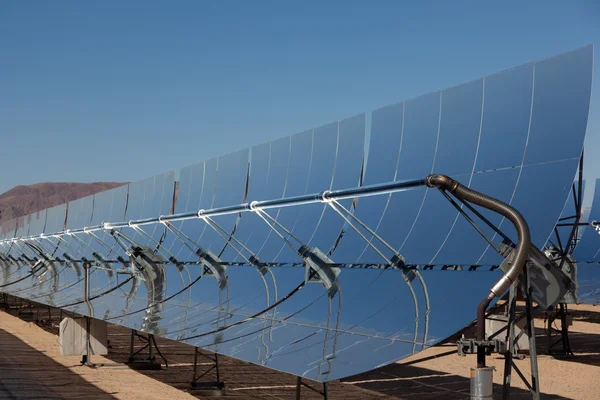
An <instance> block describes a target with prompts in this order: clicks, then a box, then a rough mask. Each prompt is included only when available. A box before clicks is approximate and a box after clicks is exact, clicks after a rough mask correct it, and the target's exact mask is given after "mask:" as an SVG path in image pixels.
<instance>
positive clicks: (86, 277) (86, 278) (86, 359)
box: [81, 262, 94, 367]
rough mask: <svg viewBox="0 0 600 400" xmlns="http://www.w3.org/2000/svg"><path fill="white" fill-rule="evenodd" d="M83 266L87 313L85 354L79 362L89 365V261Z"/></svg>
mask: <svg viewBox="0 0 600 400" xmlns="http://www.w3.org/2000/svg"><path fill="white" fill-rule="evenodd" d="M83 268H84V269H85V274H84V276H83V298H84V301H85V304H86V305H87V308H88V315H87V316H86V317H85V355H84V356H83V357H82V358H81V364H82V365H85V366H88V367H91V366H93V365H94V364H93V363H92V343H91V329H92V321H91V320H90V317H91V316H92V315H93V312H94V311H93V309H92V305H91V303H90V263H89V262H84V263H83Z"/></svg>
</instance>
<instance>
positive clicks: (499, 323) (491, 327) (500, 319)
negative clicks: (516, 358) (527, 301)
mask: <svg viewBox="0 0 600 400" xmlns="http://www.w3.org/2000/svg"><path fill="white" fill-rule="evenodd" d="M525 322H526V321H525V318H522V319H521V320H519V321H517V323H516V324H515V337H517V336H518V335H519V333H521V331H522V330H523V329H525ZM506 325H508V319H507V317H506V315H490V316H489V317H488V318H486V319H485V336H486V337H489V336H490V335H492V334H494V333H496V332H498V331H499V330H500V329H502V328H504V327H505V326H506ZM496 338H497V339H502V340H504V339H505V338H506V330H505V331H504V332H502V333H501V334H500V335H498V336H496ZM516 347H517V350H529V336H527V333H526V332H525V333H523V335H522V336H521V338H520V339H519V340H518V341H517V344H516Z"/></svg>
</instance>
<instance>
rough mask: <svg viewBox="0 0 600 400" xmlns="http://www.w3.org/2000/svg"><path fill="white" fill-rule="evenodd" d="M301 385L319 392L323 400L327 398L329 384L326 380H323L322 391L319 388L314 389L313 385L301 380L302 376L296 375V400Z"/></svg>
mask: <svg viewBox="0 0 600 400" xmlns="http://www.w3.org/2000/svg"><path fill="white" fill-rule="evenodd" d="M302 386H304V387H305V388H307V389H310V390H312V391H313V392H315V393H319V394H320V395H321V396H323V400H328V399H329V384H328V382H323V391H320V390H318V389H315V388H314V387H312V386H310V385H308V384H306V383H304V382H302V378H301V377H299V376H297V377H296V400H300V391H301V389H302Z"/></svg>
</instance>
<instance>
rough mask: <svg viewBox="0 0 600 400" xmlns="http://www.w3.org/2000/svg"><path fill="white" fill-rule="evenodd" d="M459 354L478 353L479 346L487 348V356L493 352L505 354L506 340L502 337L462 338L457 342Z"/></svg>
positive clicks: (462, 355) (463, 355)
mask: <svg viewBox="0 0 600 400" xmlns="http://www.w3.org/2000/svg"><path fill="white" fill-rule="evenodd" d="M456 347H457V351H458V355H459V356H461V357H465V356H466V355H467V354H477V348H478V347H483V348H485V354H486V355H487V356H489V355H491V354H504V353H506V342H505V341H503V340H500V339H492V340H481V341H478V340H475V339H465V338H464V337H463V338H461V339H460V340H458V341H457V342H456Z"/></svg>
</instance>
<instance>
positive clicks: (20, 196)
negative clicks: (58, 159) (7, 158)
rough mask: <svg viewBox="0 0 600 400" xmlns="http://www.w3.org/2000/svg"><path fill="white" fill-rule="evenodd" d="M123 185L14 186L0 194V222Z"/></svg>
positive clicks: (64, 183) (68, 183)
mask: <svg viewBox="0 0 600 400" xmlns="http://www.w3.org/2000/svg"><path fill="white" fill-rule="evenodd" d="M125 184H126V183H123V182H93V183H78V182H43V183H36V184H35V185H28V186H23V185H21V186H15V187H14V188H12V189H10V190H9V191H8V192H5V193H3V194H0V221H2V220H8V219H11V218H16V217H20V216H22V215H27V214H31V213H34V212H36V211H40V210H43V209H44V208H48V207H54V206H57V205H59V204H63V203H66V202H68V201H71V200H76V199H79V198H81V197H85V196H89V195H91V194H94V193H98V192H103V191H105V190H108V189H112V188H114V187H117V186H122V185H125Z"/></svg>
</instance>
